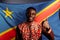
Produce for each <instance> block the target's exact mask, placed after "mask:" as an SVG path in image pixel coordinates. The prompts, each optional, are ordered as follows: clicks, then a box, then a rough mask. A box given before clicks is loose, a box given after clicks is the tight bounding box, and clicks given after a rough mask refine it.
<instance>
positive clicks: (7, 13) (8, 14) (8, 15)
mask: <svg viewBox="0 0 60 40" xmlns="http://www.w3.org/2000/svg"><path fill="white" fill-rule="evenodd" d="M3 12H4V13H5V14H6V16H5V17H10V18H12V16H11V15H12V12H11V11H10V10H9V9H8V8H6V10H3Z"/></svg>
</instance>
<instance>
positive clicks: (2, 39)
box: [0, 29, 16, 40]
mask: <svg viewBox="0 0 60 40" xmlns="http://www.w3.org/2000/svg"><path fill="white" fill-rule="evenodd" d="M15 36H16V30H15V29H12V30H11V31H9V32H7V33H6V34H4V35H2V36H1V37H0V40H11V39H12V38H13V37H15Z"/></svg>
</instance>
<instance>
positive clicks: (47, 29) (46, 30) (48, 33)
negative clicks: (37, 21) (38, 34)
mask: <svg viewBox="0 0 60 40" xmlns="http://www.w3.org/2000/svg"><path fill="white" fill-rule="evenodd" d="M42 33H43V34H44V35H45V36H46V37H47V38H48V39H49V40H54V34H53V31H52V29H51V28H50V26H49V23H48V21H47V20H45V21H43V22H42Z"/></svg>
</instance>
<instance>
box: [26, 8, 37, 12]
mask: <svg viewBox="0 0 60 40" xmlns="http://www.w3.org/2000/svg"><path fill="white" fill-rule="evenodd" d="M30 9H33V10H35V11H36V9H35V8H34V7H28V8H27V9H26V11H29V10H30Z"/></svg>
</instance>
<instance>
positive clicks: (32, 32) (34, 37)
mask: <svg viewBox="0 0 60 40" xmlns="http://www.w3.org/2000/svg"><path fill="white" fill-rule="evenodd" d="M18 28H19V30H20V33H21V34H22V37H23V40H38V39H39V38H40V37H41V32H42V27H41V26H40V24H37V22H31V23H28V22H25V23H22V24H19V25H18Z"/></svg>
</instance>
